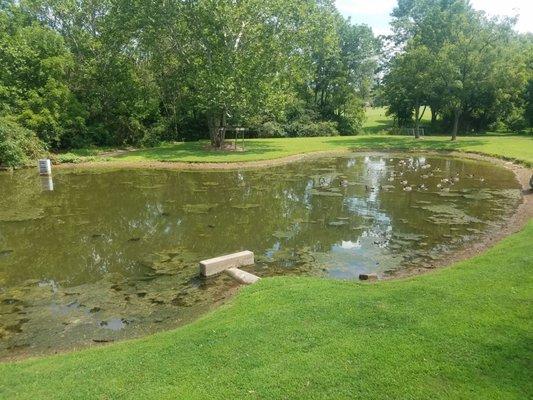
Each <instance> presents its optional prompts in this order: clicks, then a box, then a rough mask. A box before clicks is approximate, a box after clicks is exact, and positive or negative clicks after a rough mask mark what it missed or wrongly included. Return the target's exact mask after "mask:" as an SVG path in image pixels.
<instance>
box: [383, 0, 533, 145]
mask: <svg viewBox="0 0 533 400" xmlns="http://www.w3.org/2000/svg"><path fill="white" fill-rule="evenodd" d="M392 16H393V22H392V28H393V36H392V37H391V41H392V42H393V44H394V46H393V54H392V56H391V57H390V59H389V61H388V64H387V69H386V74H385V76H384V79H383V86H384V87H383V93H384V101H385V103H387V104H388V105H389V112H390V113H391V114H393V115H394V116H395V118H396V119H397V121H398V122H399V124H400V125H408V124H410V123H412V121H413V120H414V126H415V131H416V130H417V128H418V121H419V119H418V118H419V116H418V114H419V109H420V107H422V106H427V107H429V108H430V109H431V113H432V121H433V124H435V122H436V120H437V116H439V117H441V119H442V125H441V126H440V127H439V129H444V130H446V129H450V130H451V133H452V138H453V139H455V137H456V136H457V132H458V130H460V129H462V130H463V131H466V132H469V131H484V130H488V129H498V128H499V127H500V126H501V125H505V126H506V127H507V128H508V129H522V128H525V127H526V126H527V124H528V121H527V117H526V107H525V105H526V102H527V94H526V90H527V82H528V80H529V79H530V77H531V73H532V72H531V61H532V58H531V49H532V48H533V41H532V40H531V39H532V38H531V35H521V34H518V33H516V32H515V31H514V30H513V29H512V27H513V25H514V23H515V20H514V19H513V18H503V19H501V18H500V19H498V18H489V17H487V16H486V15H485V14H484V13H483V12H481V11H476V10H474V9H473V8H472V7H471V5H470V3H469V2H468V1H466V0H445V1H443V0H400V1H399V2H398V6H397V7H396V8H395V9H394V11H393V14H392ZM413 115H414V117H413Z"/></svg>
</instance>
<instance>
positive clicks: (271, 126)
mask: <svg viewBox="0 0 533 400" xmlns="http://www.w3.org/2000/svg"><path fill="white" fill-rule="evenodd" d="M254 131H255V132H257V136H258V137H261V138H279V137H284V136H287V135H286V133H285V130H284V129H283V126H282V125H281V124H279V123H277V122H275V121H266V122H264V123H262V124H261V125H259V126H257V127H254Z"/></svg>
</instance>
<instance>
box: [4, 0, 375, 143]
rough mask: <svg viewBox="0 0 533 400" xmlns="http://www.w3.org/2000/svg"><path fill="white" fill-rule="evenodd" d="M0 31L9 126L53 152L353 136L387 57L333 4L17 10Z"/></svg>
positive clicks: (198, 0)
mask: <svg viewBox="0 0 533 400" xmlns="http://www.w3.org/2000/svg"><path fill="white" fill-rule="evenodd" d="M0 27H1V32H0V65H1V67H2V72H0V116H1V115H3V116H11V117H13V119H14V120H15V121H16V122H17V123H18V124H20V125H22V126H24V127H26V128H28V129H30V130H32V131H34V132H35V133H36V134H37V135H38V137H39V138H40V139H41V140H42V141H43V142H44V143H45V144H46V145H47V146H49V147H50V148H52V149H61V148H69V147H80V146H87V145H122V144H133V145H143V144H152V143H156V142H157V141H160V140H194V139H198V138H210V139H211V142H212V144H213V146H216V147H220V146H221V145H222V143H223V141H224V136H225V131H226V129H227V128H228V127H229V126H243V127H246V128H248V129H249V130H250V131H252V133H254V134H256V135H281V136H284V135H309V134H311V135H319V134H332V135H333V134H339V133H340V134H353V133H356V132H357V130H358V129H359V127H360V126H361V123H362V119H363V112H362V110H363V103H364V102H365V101H368V100H369V98H370V90H371V87H372V84H373V81H374V70H375V68H376V67H377V59H376V57H377V54H378V52H379V42H378V40H377V39H376V38H375V37H374V35H373V34H372V31H371V30H370V28H368V27H366V26H362V25H353V24H352V23H350V22H349V21H348V20H346V19H344V18H343V17H341V16H340V14H339V13H338V12H337V10H336V8H335V6H334V3H333V1H331V0H312V1H308V0H268V1H264V0H247V1H238V2H235V1H230V0H194V1H178V0H171V1H164V2H146V1H142V0H133V1H130V0H128V1H125V0H82V1H76V0H22V1H14V0H13V1H3V2H2V3H0Z"/></svg>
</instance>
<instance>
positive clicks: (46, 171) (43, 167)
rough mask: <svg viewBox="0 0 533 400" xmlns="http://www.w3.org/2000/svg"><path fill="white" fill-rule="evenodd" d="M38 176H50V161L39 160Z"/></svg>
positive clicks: (45, 159) (46, 159)
mask: <svg viewBox="0 0 533 400" xmlns="http://www.w3.org/2000/svg"><path fill="white" fill-rule="evenodd" d="M39 175H52V163H51V162H50V159H48V158H44V159H41V160H39Z"/></svg>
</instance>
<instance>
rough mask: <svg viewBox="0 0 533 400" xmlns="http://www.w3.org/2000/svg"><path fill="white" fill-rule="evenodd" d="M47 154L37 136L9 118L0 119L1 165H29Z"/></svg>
mask: <svg viewBox="0 0 533 400" xmlns="http://www.w3.org/2000/svg"><path fill="white" fill-rule="evenodd" d="M44 152H45V147H44V144H43V143H42V142H41V141H40V140H39V138H38V137H37V135H36V134H35V133H34V132H32V131H30V130H29V129H26V128H23V127H22V126H20V125H18V124H17V123H16V122H13V121H11V120H9V119H7V118H0V165H2V166H4V167H20V166H23V165H28V164H29V163H30V162H31V161H33V160H35V159H36V158H38V157H39V156H41V155H42V154H43V153H44Z"/></svg>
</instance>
